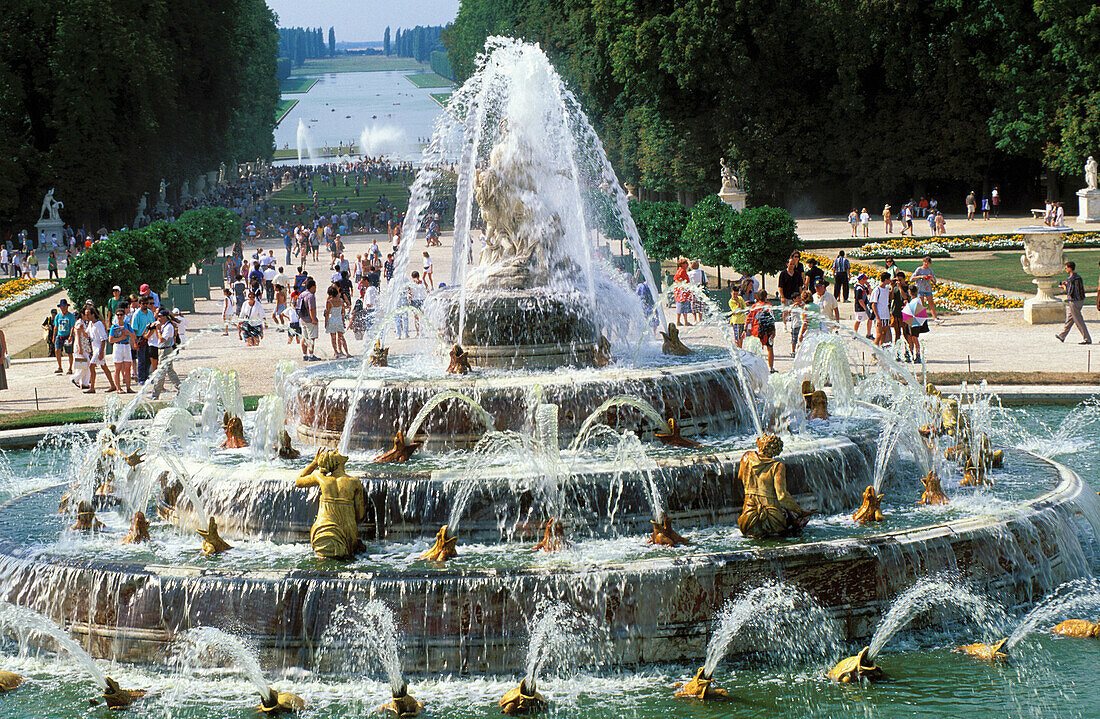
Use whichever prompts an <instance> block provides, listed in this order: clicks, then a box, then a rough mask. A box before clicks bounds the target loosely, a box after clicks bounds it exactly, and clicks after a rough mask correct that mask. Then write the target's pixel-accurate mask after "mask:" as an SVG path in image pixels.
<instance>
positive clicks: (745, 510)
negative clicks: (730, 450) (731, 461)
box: [737, 434, 810, 539]
mask: <svg viewBox="0 0 1100 719" xmlns="http://www.w3.org/2000/svg"><path fill="white" fill-rule="evenodd" d="M782 451H783V440H781V439H779V437H776V436H775V435H772V434H766V435H762V436H761V437H758V438H757V440H756V450H755V451H754V450H751V449H750V450H749V451H748V452H745V454H743V455H742V456H741V464H740V465H739V466H738V468H737V478H738V479H739V480H741V484H742V485H743V486H744V488H745V504H744V506H743V507H742V508H741V516H740V517H738V519H737V526H738V527H740V528H741V534H743V535H745V536H746V537H756V538H758V539H759V538H763V537H783V536H788V535H793V534H798V533H799V532H801V531H802V528H803V527H804V526H806V522H808V521H809V517H810V512H805V511H803V510H802V508H801V507H799V506H798V502H796V501H794V499H793V498H792V497H791V495H790V494H788V493H787V468H786V467H785V466H784V465H783V463H782V462H780V461H779V460H777V459H776V457H778V456H779V454H780V453H781V452H782Z"/></svg>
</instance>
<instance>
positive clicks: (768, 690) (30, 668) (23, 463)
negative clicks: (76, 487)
mask: <svg viewBox="0 0 1100 719" xmlns="http://www.w3.org/2000/svg"><path fill="white" fill-rule="evenodd" d="M1093 411H1094V410H1090V409H1089V408H1069V407H1032V408H1027V409H1022V410H1021V409H1009V410H1005V413H1006V415H1005V417H1004V418H1003V420H1005V421H1003V422H1001V423H1000V424H999V426H1000V427H1001V429H1000V430H999V434H1000V435H1001V436H999V437H998V439H999V440H1000V441H1001V442H1009V443H1012V444H1014V445H1016V446H1022V447H1024V448H1027V449H1031V450H1039V451H1044V452H1045V453H1046V454H1048V455H1049V456H1050V457H1051V458H1052V459H1055V460H1057V461H1060V462H1062V463H1064V464H1066V465H1067V466H1069V467H1071V468H1072V469H1074V470H1075V471H1077V472H1078V473H1079V474H1081V476H1082V477H1084V478H1085V479H1086V480H1087V481H1089V482H1090V483H1091V484H1092V485H1093V486H1094V487H1097V486H1100V432H1097V431H1096V429H1095V425H1094V424H1093V423H1092V422H1091V420H1090V418H1091V416H1092V415H1091V414H1090V412H1093ZM29 459H30V458H29V457H27V456H26V455H21V454H20V455H17V454H12V455H9V456H8V457H7V458H6V461H5V464H4V467H5V472H6V474H4V475H3V477H2V479H3V484H2V485H0V491H3V492H5V493H7V496H8V497H10V496H11V493H13V492H14V493H22V492H24V491H27V490H30V489H34V488H37V487H39V486H41V485H42V484H43V483H46V482H48V480H49V478H48V477H38V476H34V474H33V470H31V469H30V467H32V466H33V464H34V463H33V462H32V461H29ZM28 473H30V476H28ZM10 531H12V528H11V527H0V533H8V532H10ZM1092 551H1093V560H1092V565H1093V571H1094V573H1096V572H1097V570H1098V569H1100V559H1098V558H1097V556H1096V553H1097V549H1096V546H1095V544H1093V546H1092ZM1093 619H1095V617H1094V618H1093ZM981 638H987V637H983V636H982V632H981V630H980V628H975V627H972V626H967V625H964V624H950V625H945V626H941V627H935V628H933V629H923V630H919V631H910V632H902V633H901V634H899V635H898V636H897V637H895V639H894V640H893V641H891V643H890V644H889V645H888V646H887V647H886V649H885V651H884V652H883V654H882V655H881V656H880V657H879V660H878V663H879V664H880V665H881V666H882V667H883V668H884V669H885V671H886V672H887V674H888V678H887V680H885V681H883V682H881V683H877V684H874V685H863V686H838V685H834V684H831V683H829V682H827V681H826V680H825V679H824V673H825V671H826V670H827V669H828V666H829V665H830V664H831V663H832V661H834V660H835V659H838V658H839V657H835V658H831V659H830V660H828V661H815V662H809V663H805V664H794V665H791V664H773V663H768V662H767V661H766V660H764V659H761V658H757V659H754V658H745V657H739V658H736V659H727V660H726V661H723V662H722V663H721V664H720V665H719V668H718V671H717V673H716V680H717V682H718V683H720V684H721V685H722V686H724V687H725V688H727V689H728V690H729V691H730V693H731V694H732V695H733V701H731V702H730V703H728V704H725V705H717V704H701V703H695V702H689V701H683V700H678V699H674V698H673V697H672V691H673V690H672V684H673V683H674V682H677V681H681V680H685V679H687V678H688V677H690V675H691V674H692V673H693V672H694V669H695V667H693V666H687V665H676V666H648V667H644V668H641V669H639V670H636V671H633V670H632V671H619V670H617V669H616V668H614V667H595V668H582V669H573V670H570V671H569V672H566V673H562V672H555V671H550V672H548V674H547V676H546V677H545V678H544V679H543V680H542V681H541V683H540V687H539V688H540V690H541V691H542V692H543V693H544V694H546V695H547V697H548V698H549V699H550V700H551V702H552V703H551V709H550V712H549V714H548V716H553V717H573V716H576V717H609V718H610V717H636V718H641V717H670V716H671V717H684V718H690V717H700V718H705V717H784V718H785V717H792V718H794V717H841V716H844V717H848V716H862V717H876V718H878V717H881V718H883V719H885V718H894V717H898V718H901V717H930V718H931V717H970V716H983V717H1085V718H1097V719H1100V686H1098V684H1097V681H1096V680H1097V676H1098V671H1097V670H1098V668H1100V641H1095V640H1091V641H1090V640H1076V639H1067V638H1062V637H1054V636H1050V635H1047V634H1041V633H1040V634H1033V635H1031V636H1030V637H1028V638H1027V639H1025V640H1024V641H1023V642H1022V643H1021V644H1020V645H1019V646H1018V647H1017V648H1016V650H1015V651H1014V654H1013V657H1012V660H1011V662H1009V663H1005V664H996V665H990V664H988V663H982V662H979V661H976V660H973V659H971V658H970V657H966V656H964V655H960V654H957V653H954V652H952V651H951V649H952V648H953V647H954V646H956V645H958V644H960V643H968V642H972V641H976V640H977V639H981ZM784 641H787V642H790V643H797V641H798V638H797V636H795V637H790V638H785V640H784ZM849 649H851V650H853V651H854V650H855V649H857V647H854V646H853V647H849ZM99 665H100V666H101V668H102V669H103V670H104V672H105V673H107V674H109V675H111V676H113V677H115V678H116V679H118V680H119V681H120V682H121V683H122V685H123V686H125V687H133V688H143V689H148V690H150V696H149V697H148V698H146V699H145V700H143V701H142V702H141V703H140V704H139V705H136V706H135V707H134V708H133V709H132V710H131V715H132V716H141V717H164V718H165V719H168V718H169V717H171V718H173V719H190V718H194V719H199V718H200V717H203V718H205V717H211V718H214V717H252V716H256V712H255V705H256V699H257V697H256V695H255V690H254V688H253V685H252V684H251V683H250V682H248V681H247V680H246V679H245V678H244V677H242V676H240V675H239V674H236V673H234V672H232V671H230V670H226V669H218V670H203V671H202V672H200V673H174V672H172V671H169V670H166V669H159V668H153V667H145V666H128V665H110V664H108V663H107V662H99ZM0 669H7V670H11V671H16V672H18V673H20V674H23V675H24V676H25V677H26V678H27V682H26V683H25V684H24V686H22V687H20V688H19V690H18V691H16V692H14V693H12V694H8V695H0V717H11V718H12V719H39V718H45V717H96V716H101V717H107V716H116V715H115V714H114V713H112V712H109V711H108V710H107V709H106V708H105V707H102V706H100V707H95V708H93V707H91V706H89V703H88V699H89V698H91V697H93V696H95V695H97V694H98V693H99V692H98V690H97V689H96V688H95V687H94V686H93V685H92V684H91V682H90V681H89V679H88V678H87V677H86V675H85V672H84V670H83V669H82V668H81V667H80V665H79V664H77V663H75V662H73V661H71V660H70V659H68V658H67V657H65V656H63V655H62V656H58V655H55V654H53V653H51V652H49V651H37V650H30V651H21V649H20V647H19V646H17V645H16V644H14V643H12V642H8V643H5V644H0ZM519 671H520V670H519V669H518V668H517V675H516V676H498V677H418V676H414V677H410V678H409V681H410V688H411V691H412V692H413V694H414V695H415V696H417V698H419V699H420V700H421V701H423V702H424V703H425V705H426V713H427V715H428V716H439V717H482V716H484V717H489V716H499V715H500V714H499V708H498V707H497V700H498V699H499V697H500V696H501V695H502V694H503V693H504V692H505V691H507V690H508V689H510V688H512V687H513V686H515V684H516V682H517V681H518V678H519V677H518V674H519ZM268 679H269V680H271V681H272V682H273V683H274V684H275V685H276V686H277V687H278V688H280V689H283V690H290V689H292V690H293V691H295V692H297V693H299V694H301V695H302V696H303V697H304V698H306V700H307V701H308V703H309V705H310V709H309V711H308V712H307V713H306V716H313V717H358V716H363V715H367V714H370V713H372V712H373V711H374V710H375V708H376V707H377V706H378V705H379V704H381V703H383V702H384V701H385V700H386V698H387V694H388V688H387V685H386V684H385V682H384V681H383V680H382V675H381V671H380V670H378V671H376V672H370V673H367V674H365V675H356V676H331V675H322V674H319V673H314V672H309V671H301V670H297V671H294V672H291V673H287V674H275V673H271V674H269V676H268Z"/></svg>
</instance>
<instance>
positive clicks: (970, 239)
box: [848, 232, 1100, 260]
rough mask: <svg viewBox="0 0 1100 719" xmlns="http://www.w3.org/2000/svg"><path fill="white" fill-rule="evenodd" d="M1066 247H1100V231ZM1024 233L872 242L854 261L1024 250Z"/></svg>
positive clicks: (1076, 236) (1069, 236) (1073, 237)
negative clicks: (983, 251) (952, 253)
mask: <svg viewBox="0 0 1100 719" xmlns="http://www.w3.org/2000/svg"><path fill="white" fill-rule="evenodd" d="M1065 240H1066V245H1077V246H1080V247H1093V246H1098V245H1100V232H1067V233H1066V235H1065ZM1023 246H1024V238H1023V235H1020V234H1015V233H1014V234H990V235H956V236H953V237H896V238H891V239H888V240H879V241H876V242H870V243H868V244H866V245H863V246H862V247H860V248H858V249H855V250H852V251H851V252H849V253H848V256H849V257H850V258H852V259H862V260H881V259H886V258H887V257H892V258H894V259H904V258H916V257H924V256H925V255H932V256H933V257H950V253H951V252H974V251H981V250H1019V249H1023Z"/></svg>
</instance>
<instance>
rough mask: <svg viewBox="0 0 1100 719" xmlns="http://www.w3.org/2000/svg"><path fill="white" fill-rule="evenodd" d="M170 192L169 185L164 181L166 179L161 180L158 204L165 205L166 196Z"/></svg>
mask: <svg viewBox="0 0 1100 719" xmlns="http://www.w3.org/2000/svg"><path fill="white" fill-rule="evenodd" d="M167 190H168V183H167V182H165V181H164V178H163V177H162V178H160V190H158V191H157V204H158V205H163V204H165V194H166V193H167Z"/></svg>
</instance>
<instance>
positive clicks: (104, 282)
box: [61, 240, 141, 307]
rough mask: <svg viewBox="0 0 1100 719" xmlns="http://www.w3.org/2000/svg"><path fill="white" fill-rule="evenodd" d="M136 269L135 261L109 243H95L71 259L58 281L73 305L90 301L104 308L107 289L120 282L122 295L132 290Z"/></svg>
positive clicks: (107, 295) (135, 284) (136, 287)
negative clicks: (63, 274)
mask: <svg viewBox="0 0 1100 719" xmlns="http://www.w3.org/2000/svg"><path fill="white" fill-rule="evenodd" d="M138 272H139V268H138V264H137V261H136V260H134V258H133V257H131V256H130V255H129V254H127V253H126V252H124V251H123V250H122V249H120V248H119V247H118V246H117V245H115V244H114V243H113V242H110V241H109V240H108V241H101V242H96V243H95V244H94V245H92V246H91V247H90V248H88V250H86V251H85V252H82V253H80V254H79V255H77V256H76V257H74V258H73V259H72V261H71V262H70V263H69V266H68V268H67V269H66V270H65V278H64V279H63V280H62V281H61V284H62V285H64V287H65V291H66V292H68V293H69V298H70V299H71V300H72V301H73V303H74V304H76V305H77V306H80V305H81V303H83V302H84V300H89V299H90V300H91V301H92V302H94V303H95V305H96V307H106V306H107V300H109V299H110V298H111V288H112V287H114V286H115V285H120V286H121V287H122V291H123V293H124V294H129V293H133V292H136V291H137V289H138V286H139V285H140V284H141V283H140V282H138V281H137V280H138V277H139V274H138Z"/></svg>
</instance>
